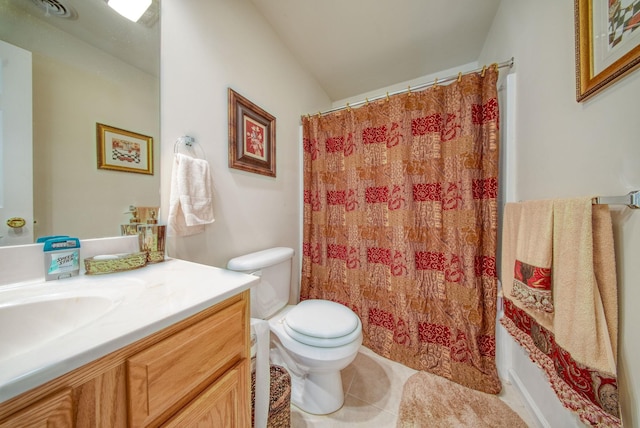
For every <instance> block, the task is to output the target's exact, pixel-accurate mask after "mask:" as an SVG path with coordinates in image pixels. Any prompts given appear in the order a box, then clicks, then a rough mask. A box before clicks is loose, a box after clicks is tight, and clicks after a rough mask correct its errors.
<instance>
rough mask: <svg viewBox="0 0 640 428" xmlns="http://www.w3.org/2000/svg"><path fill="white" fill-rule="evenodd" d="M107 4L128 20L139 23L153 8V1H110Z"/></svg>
mask: <svg viewBox="0 0 640 428" xmlns="http://www.w3.org/2000/svg"><path fill="white" fill-rule="evenodd" d="M107 4H108V5H109V7H111V9H113V10H115V11H116V12H118V13H119V14H120V15H122V16H124V17H125V18H127V19H128V20H130V21H133V22H137V21H138V19H140V17H141V16H142V15H143V14H144V13H145V12H146V10H147V9H148V8H149V6H151V0H108V1H107Z"/></svg>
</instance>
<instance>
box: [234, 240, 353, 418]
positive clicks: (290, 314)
mask: <svg viewBox="0 0 640 428" xmlns="http://www.w3.org/2000/svg"><path fill="white" fill-rule="evenodd" d="M292 258H293V250H292V249H291V248H283V247H278V248H272V249H268V250H263V251H259V252H257V253H251V254H248V255H245V256H240V257H237V258H234V259H232V260H230V261H229V263H228V264H227V268H228V269H230V270H236V271H242V272H245V273H254V274H257V275H258V276H260V278H261V279H260V282H259V283H258V284H257V285H255V286H254V287H253V288H252V289H251V299H252V302H251V316H252V317H254V318H257V317H258V318H262V319H265V320H268V322H269V328H270V331H271V344H270V345H271V349H270V359H271V362H272V363H273V364H278V365H282V366H284V367H285V368H286V369H287V370H288V371H289V374H290V376H291V386H292V388H291V389H292V390H291V402H292V403H293V404H294V405H296V406H297V407H299V408H300V409H302V410H304V411H305V412H307V413H313V414H320V415H323V414H328V413H332V412H335V411H336V410H338V409H340V408H341V407H342V405H343V404H344V391H343V388H342V379H341V375H340V370H342V369H344V368H345V367H347V366H348V365H349V364H350V363H351V362H352V361H353V360H354V359H355V357H356V355H357V353H358V350H359V348H360V345H361V344H362V323H361V321H360V319H359V318H358V316H357V315H356V314H355V313H354V312H353V311H352V310H351V309H349V308H347V307H346V306H344V305H341V304H339V303H335V302H331V301H328V300H318V299H314V300H305V301H302V302H300V303H299V304H297V305H287V303H288V296H289V288H290V283H291V260H292ZM285 290H286V292H285ZM285 296H286V298H285Z"/></svg>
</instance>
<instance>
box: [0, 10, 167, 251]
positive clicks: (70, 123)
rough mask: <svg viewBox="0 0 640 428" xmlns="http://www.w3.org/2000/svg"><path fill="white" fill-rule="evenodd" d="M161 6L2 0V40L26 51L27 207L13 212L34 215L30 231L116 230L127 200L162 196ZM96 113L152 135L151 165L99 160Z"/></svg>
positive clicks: (152, 200)
mask: <svg viewBox="0 0 640 428" xmlns="http://www.w3.org/2000/svg"><path fill="white" fill-rule="evenodd" d="M43 5H45V6H46V7H45V6H43ZM158 13H159V6H158V4H157V3H156V2H155V1H154V4H153V5H152V7H151V8H150V9H149V10H148V11H147V13H145V15H143V17H142V18H141V20H140V21H139V22H137V23H134V22H131V21H129V20H127V19H125V18H124V17H122V16H120V15H119V14H117V13H116V12H115V11H113V10H112V9H110V8H109V7H108V6H107V4H106V2H105V1H104V0H0V40H3V41H5V42H7V43H9V44H11V45H14V46H17V47H19V48H22V49H25V50H27V51H30V52H31V54H32V93H33V103H32V112H33V129H32V131H33V214H31V213H25V214H24V215H19V214H12V216H20V217H24V218H33V220H34V223H33V224H31V223H30V222H28V223H27V226H26V227H27V228H31V229H32V232H33V236H34V237H38V236H44V235H55V234H65V235H71V236H76V237H79V238H84V239H86V238H96V237H104V236H115V235H119V234H120V224H123V223H127V222H128V218H129V216H128V215H127V214H125V213H126V212H128V211H129V206H131V205H134V206H158V205H159V204H160V168H159V166H160V162H159V155H160V141H159V135H160V118H159V117H160V115H159V108H160V107H159V106H160V102H159V52H160V46H159V20H158ZM0 71H1V70H0ZM97 123H102V124H106V125H108V126H111V127H114V128H119V129H123V130H127V131H130V132H133V133H136V134H142V135H146V136H150V137H152V138H153V145H152V148H153V150H152V152H153V153H151V154H150V156H152V160H153V165H154V174H153V175H146V174H138V173H132V172H123V171H114V170H105V169H98V167H97V163H98V162H97V140H96V124H97ZM0 125H1V123H0ZM0 129H2V128H1V127H0ZM21 143H22V144H24V142H20V141H12V140H11V139H7V138H5V139H4V145H5V146H9V145H15V144H21ZM0 149H1V147H0ZM0 159H2V156H0ZM8 162H11V159H6V158H4V160H3V165H2V170H3V171H4V170H5V165H6V164H7V163H8ZM134 169H135V168H134ZM18 180H20V177H10V178H9V179H6V180H4V182H5V184H7V183H9V182H11V181H18ZM6 221H7V219H6V218H0V236H7V226H6V225H5V223H6ZM0 245H7V243H4V244H3V238H0Z"/></svg>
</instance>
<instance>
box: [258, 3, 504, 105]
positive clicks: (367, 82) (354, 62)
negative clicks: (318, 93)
mask: <svg viewBox="0 0 640 428" xmlns="http://www.w3.org/2000/svg"><path fill="white" fill-rule="evenodd" d="M251 2H252V3H253V4H254V5H255V6H256V8H257V9H258V10H259V11H260V13H262V15H263V16H264V17H265V18H266V20H267V21H268V22H269V23H270V24H271V26H272V27H273V28H274V29H275V31H276V33H278V35H279V36H280V38H281V39H282V41H283V42H284V44H285V45H286V46H287V47H288V48H289V49H290V50H291V52H292V53H293V54H294V55H295V56H296V57H297V58H298V60H299V61H300V62H301V63H302V65H303V66H304V67H306V68H307V69H308V71H309V72H310V73H311V74H313V75H314V76H315V78H316V79H317V80H318V82H320V85H322V87H323V88H324V90H325V91H326V92H327V94H328V95H329V97H330V98H331V100H332V101H336V100H342V99H345V98H349V97H351V96H355V95H358V94H363V93H365V92H370V91H373V90H376V89H380V88H383V87H386V86H390V85H392V84H395V83H400V82H404V81H407V80H411V79H415V78H418V77H421V76H425V75H429V74H433V73H436V72H438V71H443V70H447V69H450V68H454V67H457V66H461V65H464V64H468V63H472V62H475V61H477V60H478V56H479V54H480V50H481V49H482V46H483V44H484V41H485V38H486V36H487V32H488V31H489V28H490V27H491V23H492V21H493V17H494V16H495V13H496V11H497V9H498V6H499V4H500V0H454V1H452V0H251Z"/></svg>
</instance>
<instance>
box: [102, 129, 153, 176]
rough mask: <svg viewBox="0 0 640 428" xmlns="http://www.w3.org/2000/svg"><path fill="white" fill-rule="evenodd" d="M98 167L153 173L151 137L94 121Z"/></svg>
mask: <svg viewBox="0 0 640 428" xmlns="http://www.w3.org/2000/svg"><path fill="white" fill-rule="evenodd" d="M96 133H97V142H98V169H110V170H114V171H124V172H136V173H139V174H149V175H153V138H152V137H149V136H148V135H142V134H138V133H135V132H131V131H126V130H124V129H120V128H115V127H113V126H108V125H104V124H102V123H96Z"/></svg>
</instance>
